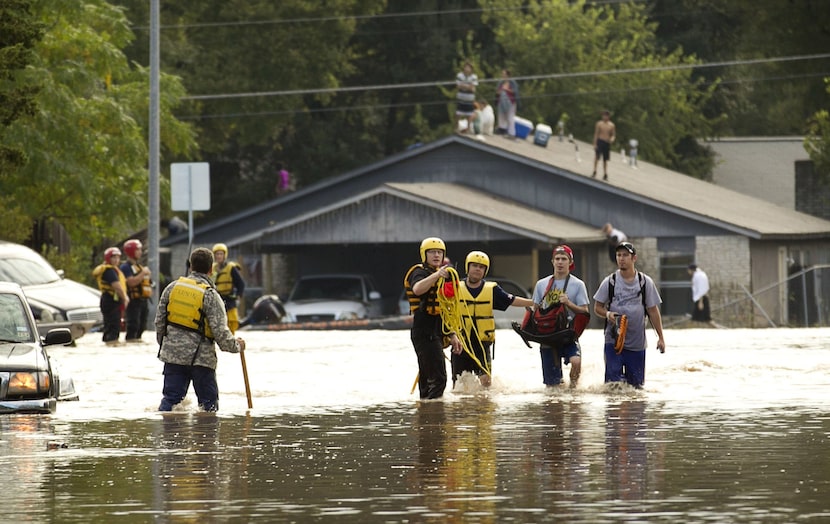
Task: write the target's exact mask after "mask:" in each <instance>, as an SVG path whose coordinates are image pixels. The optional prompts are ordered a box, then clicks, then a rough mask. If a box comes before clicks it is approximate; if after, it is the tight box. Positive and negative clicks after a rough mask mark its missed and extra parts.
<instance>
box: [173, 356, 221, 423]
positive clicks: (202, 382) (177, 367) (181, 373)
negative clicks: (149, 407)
mask: <svg viewBox="0 0 830 524" xmlns="http://www.w3.org/2000/svg"><path fill="white" fill-rule="evenodd" d="M191 381H192V382H193V391H195V392H196V398H197V399H198V401H199V407H200V408H201V409H203V410H205V411H218V410H219V386H218V385H217V384H216V370H213V369H210V368H206V367H204V366H183V365H181V364H169V363H167V362H165V363H164V389H163V390H162V395H163V397H162V399H161V404H160V405H159V411H172V409H173V406H175V405H176V404H178V403H180V402H181V401H182V400H184V397H185V396H187V389H188V388H189V387H190V382H191Z"/></svg>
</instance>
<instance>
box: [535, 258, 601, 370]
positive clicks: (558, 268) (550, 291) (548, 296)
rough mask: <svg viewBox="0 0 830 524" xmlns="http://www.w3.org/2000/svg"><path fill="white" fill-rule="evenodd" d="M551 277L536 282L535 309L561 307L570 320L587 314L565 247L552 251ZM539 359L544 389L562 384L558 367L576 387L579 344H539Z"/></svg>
mask: <svg viewBox="0 0 830 524" xmlns="http://www.w3.org/2000/svg"><path fill="white" fill-rule="evenodd" d="M551 264H552V265H553V274H552V275H550V276H547V277H545V278H543V279H541V280H539V281H538V282H536V287H535V288H534V289H533V302H534V303H535V304H536V306H537V307H539V308H541V309H546V308H549V307H551V306H555V305H557V304H562V305H564V306H565V307H566V308H567V310H568V316H569V317H570V318H571V319H572V318H573V316H574V315H576V314H577V313H582V314H585V315H587V314H589V311H588V304H589V300H588V290H587V289H586V288H585V283H584V282H583V281H582V280H580V279H579V278H577V277H575V276H573V275H571V271H572V270H573V269H574V267H575V266H574V254H573V250H572V249H571V248H570V247H568V246H566V245H564V244H563V245H561V246H556V247H555V248H553V254H552V258H551ZM539 354H540V355H541V357H542V379H543V381H544V383H545V385H547V386H558V385H559V384H561V383H562V382H563V380H562V365H563V364H570V366H571V387H576V383H577V381H578V380H579V374H580V372H581V370H582V357H581V355H582V352H581V351H580V348H579V342H578V341H576V340H574V341H573V342H568V343H566V344H565V345H563V346H561V347H552V346H547V345H544V344H542V346H541V347H540V348H539Z"/></svg>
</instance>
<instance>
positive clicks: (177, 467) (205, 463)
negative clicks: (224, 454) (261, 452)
mask: <svg viewBox="0 0 830 524" xmlns="http://www.w3.org/2000/svg"><path fill="white" fill-rule="evenodd" d="M219 424H220V419H219V417H217V416H216V414H215V413H196V414H185V413H169V414H165V415H164V416H163V417H162V420H161V424H160V430H159V432H158V435H157V439H158V442H157V446H158V449H159V455H158V459H157V460H156V462H155V464H154V467H153V507H154V508H155V509H156V510H157V511H158V512H159V514H160V515H162V516H164V517H165V518H164V519H163V520H164V521H167V519H170V521H175V522H200V521H202V520H204V518H205V515H206V514H208V513H209V512H210V511H211V507H212V506H214V504H215V501H217V500H223V499H226V498H227V495H228V489H227V487H228V485H229V483H230V473H231V472H230V471H224V472H223V471H222V468H221V467H220V452H219V438H220V437H219Z"/></svg>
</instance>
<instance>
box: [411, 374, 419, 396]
mask: <svg viewBox="0 0 830 524" xmlns="http://www.w3.org/2000/svg"><path fill="white" fill-rule="evenodd" d="M420 378H421V372H420V371H419V372H418V373H416V374H415V382H413V383H412V389H410V390H409V394H410V395H411V394H413V393H415V386H417V385H418V380H420Z"/></svg>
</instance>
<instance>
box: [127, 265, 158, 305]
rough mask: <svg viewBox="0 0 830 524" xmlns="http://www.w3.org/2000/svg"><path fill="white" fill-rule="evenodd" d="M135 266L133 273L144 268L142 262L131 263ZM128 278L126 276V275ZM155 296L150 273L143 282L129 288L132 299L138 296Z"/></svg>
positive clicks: (137, 272)
mask: <svg viewBox="0 0 830 524" xmlns="http://www.w3.org/2000/svg"><path fill="white" fill-rule="evenodd" d="M131 265H132V267H133V275H137V274H139V273H141V270H142V269H143V268H142V267H141V264H131ZM125 280H126V277H125ZM152 296H153V282H152V281H151V280H150V275H145V276H144V278H143V279H142V280H141V282H139V283H138V285H136V286H131V287H130V288H129V297H130V300H134V299H137V298H150V297H152Z"/></svg>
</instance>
